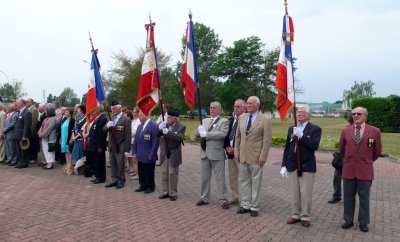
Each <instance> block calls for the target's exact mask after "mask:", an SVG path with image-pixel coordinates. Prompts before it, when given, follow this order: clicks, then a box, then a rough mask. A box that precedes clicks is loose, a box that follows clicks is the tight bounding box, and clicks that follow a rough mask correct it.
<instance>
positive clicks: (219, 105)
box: [210, 101, 222, 109]
mask: <svg viewBox="0 0 400 242" xmlns="http://www.w3.org/2000/svg"><path fill="white" fill-rule="evenodd" d="M211 105H217V106H218V107H219V108H220V109H222V106H221V103H219V102H217V101H214V102H211V103H210V106H211Z"/></svg>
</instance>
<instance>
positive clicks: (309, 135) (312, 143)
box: [282, 122, 322, 172]
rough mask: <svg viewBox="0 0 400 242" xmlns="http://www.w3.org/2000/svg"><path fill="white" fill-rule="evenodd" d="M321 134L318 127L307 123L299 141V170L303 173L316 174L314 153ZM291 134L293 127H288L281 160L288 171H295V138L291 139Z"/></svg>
mask: <svg viewBox="0 0 400 242" xmlns="http://www.w3.org/2000/svg"><path fill="white" fill-rule="evenodd" d="M321 133H322V130H321V128H320V127H318V126H317V125H314V124H312V123H310V122H308V123H307V125H306V127H305V128H304V130H303V137H302V138H301V139H299V146H300V150H299V152H300V164H301V169H302V171H304V172H317V162H316V159H315V151H316V150H318V147H319V142H320V140H321ZM292 134H293V126H292V127H289V130H288V134H287V137H286V146H285V151H284V152H283V160H282V166H286V169H287V170H288V171H295V170H297V163H296V153H295V149H294V148H295V143H296V142H295V139H296V137H292Z"/></svg>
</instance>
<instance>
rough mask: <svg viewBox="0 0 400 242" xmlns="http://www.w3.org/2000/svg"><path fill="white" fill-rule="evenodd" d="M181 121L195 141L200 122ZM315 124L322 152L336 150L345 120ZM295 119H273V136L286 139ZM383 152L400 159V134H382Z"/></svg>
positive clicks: (324, 120)
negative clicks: (320, 129) (319, 130)
mask: <svg viewBox="0 0 400 242" xmlns="http://www.w3.org/2000/svg"><path fill="white" fill-rule="evenodd" d="M180 121H181V122H182V123H184V124H185V125H186V127H187V128H186V133H187V135H188V134H190V138H191V139H192V140H193V139H194V133H195V132H196V129H197V126H198V125H199V121H198V120H190V119H187V118H181V119H180ZM310 122H311V123H314V124H316V125H318V126H320V127H321V128H322V137H321V143H320V146H319V149H320V150H334V149H335V143H337V142H338V141H339V136H340V132H341V130H342V129H343V128H344V127H345V126H346V124H347V122H346V121H345V120H344V119H343V118H312V119H311V120H310ZM293 124H294V121H293V119H290V120H286V121H284V122H282V121H281V120H280V119H272V136H273V137H281V138H286V134H287V130H288V128H289V126H291V125H293ZM382 146H383V152H384V153H388V154H391V155H393V156H396V157H400V148H399V147H400V133H382Z"/></svg>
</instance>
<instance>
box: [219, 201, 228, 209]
mask: <svg viewBox="0 0 400 242" xmlns="http://www.w3.org/2000/svg"><path fill="white" fill-rule="evenodd" d="M221 208H222V209H229V204H228V203H227V202H223V203H222V204H221Z"/></svg>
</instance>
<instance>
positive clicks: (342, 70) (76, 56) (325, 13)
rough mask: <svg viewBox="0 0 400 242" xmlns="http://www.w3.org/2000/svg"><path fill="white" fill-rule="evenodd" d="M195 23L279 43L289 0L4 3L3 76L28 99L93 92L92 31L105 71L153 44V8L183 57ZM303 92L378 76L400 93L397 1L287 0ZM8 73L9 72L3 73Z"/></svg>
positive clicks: (158, 36)
mask: <svg viewBox="0 0 400 242" xmlns="http://www.w3.org/2000/svg"><path fill="white" fill-rule="evenodd" d="M189 8H191V9H192V12H193V21H194V22H195V23H196V22H201V23H204V24H205V25H207V26H209V27H211V28H212V29H214V31H215V32H216V33H217V34H218V35H219V38H220V39H222V40H223V45H224V46H226V47H228V46H232V45H233V42H234V41H235V40H239V39H242V38H246V37H249V36H251V35H256V36H259V37H260V38H261V40H262V41H263V42H264V43H265V44H266V48H267V49H272V48H275V47H277V46H280V38H281V33H282V18H283V15H284V5H283V0H246V1H243V0H240V1H239V0H201V1H190V0H153V1H139V0H113V1H105V0H104V1H103V0H96V1H95V0H34V1H33V0H1V2H0V31H1V33H0V41H1V42H0V43H1V45H0V83H1V84H3V83H4V82H6V81H7V78H6V76H5V75H7V76H8V78H9V79H10V80H12V79H17V80H22V81H23V87H24V88H25V91H26V92H27V95H28V96H29V97H32V98H34V99H35V101H38V102H42V101H43V90H45V93H46V97H47V95H48V94H49V93H51V94H53V95H57V96H58V95H59V94H60V92H61V91H62V89H63V88H64V87H71V88H73V89H74V90H75V92H76V93H77V94H78V97H79V98H80V97H81V96H82V94H83V93H85V92H86V91H87V83H88V73H89V65H88V64H87V63H84V62H83V61H82V60H87V61H89V60H90V57H91V53H90V44H89V40H88V31H90V32H91V34H92V37H93V40H94V45H95V48H97V49H99V59H100V62H101V64H102V71H108V70H109V69H110V68H111V66H112V63H113V60H112V58H111V56H112V54H113V53H115V52H119V51H120V50H122V51H124V52H125V53H126V54H127V55H129V56H136V54H137V49H138V48H141V47H144V46H145V38H146V31H145V30H144V24H145V23H147V22H148V13H149V11H150V13H151V16H152V19H153V21H155V22H156V29H155V42H156V46H157V47H158V48H160V49H162V50H163V51H164V52H166V53H169V54H172V55H173V58H174V59H173V62H172V63H171V64H175V62H176V61H177V60H180V55H179V51H180V50H181V42H180V39H181V38H182V36H183V34H184V31H185V28H186V22H187V21H188V16H187V13H188V9H189ZM289 14H290V15H291V16H292V18H293V22H294V29H295V45H294V47H293V56H294V57H296V58H297V63H296V65H297V68H298V70H297V72H296V73H295V75H296V77H297V78H298V79H299V80H300V85H301V86H302V87H303V88H304V90H305V92H304V94H302V95H299V96H298V97H297V100H298V101H312V102H321V101H328V102H334V101H336V100H341V99H342V94H343V90H345V89H349V88H350V87H351V86H352V84H353V82H354V81H367V80H372V81H374V82H375V86H374V89H375V91H376V96H382V97H385V96H388V95H390V94H397V95H400V84H399V81H400V80H399V71H400V60H399V56H400V50H399V49H400V46H399V41H400V28H399V26H398V25H399V23H400V1H399V0H380V1H376V0H353V1H349V0H334V1H321V0H303V1H300V0H289ZM4 73H5V75H4Z"/></svg>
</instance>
